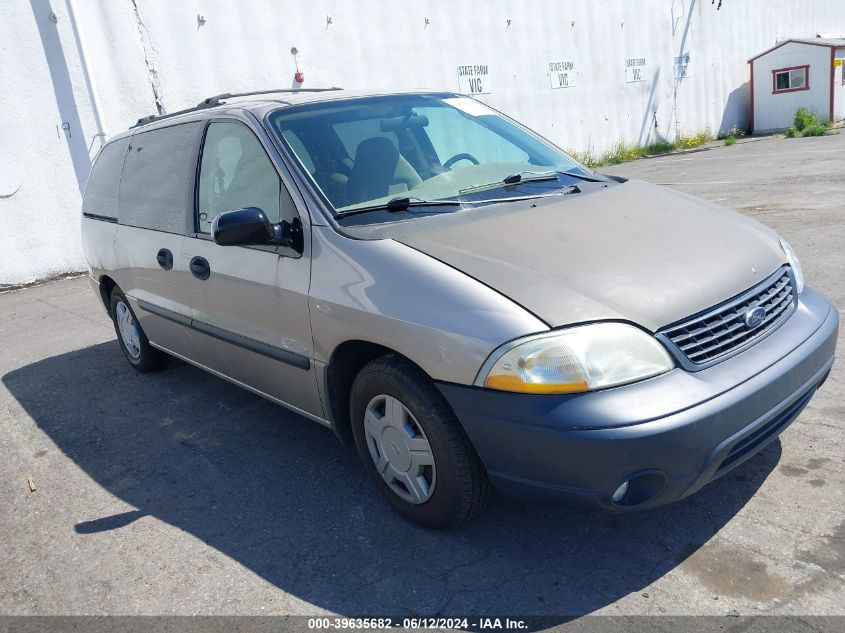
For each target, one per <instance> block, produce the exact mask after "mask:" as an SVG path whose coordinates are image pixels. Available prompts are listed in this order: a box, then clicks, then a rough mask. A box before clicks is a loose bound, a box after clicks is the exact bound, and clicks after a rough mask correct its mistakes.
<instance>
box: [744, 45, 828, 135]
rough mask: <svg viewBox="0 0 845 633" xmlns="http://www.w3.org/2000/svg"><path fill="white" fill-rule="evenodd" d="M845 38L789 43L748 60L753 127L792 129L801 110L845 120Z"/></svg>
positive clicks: (774, 47) (767, 129)
mask: <svg viewBox="0 0 845 633" xmlns="http://www.w3.org/2000/svg"><path fill="white" fill-rule="evenodd" d="M843 60H845V38H842V39H838V38H836V39H831V38H818V37H816V38H810V39H788V40H785V41H783V42H780V43H779V44H778V45H777V46H773V47H772V48H770V49H768V50H765V51H763V52H762V53H760V54H759V55H756V56H754V57H752V58H751V59H749V60H748V64H749V66H750V67H751V129H752V130H753V131H754V132H773V131H776V130H783V129H784V128H788V127H789V126H790V125H792V118H793V115H794V114H795V110H796V109H797V108H799V107H801V106H804V107H805V108H807V109H809V110H811V111H812V112H815V113H816V114H817V115H819V118H820V119H821V120H823V121H827V120H829V121H831V122H835V121H841V120H843V119H845V74H843V65H844V64H845V61H843Z"/></svg>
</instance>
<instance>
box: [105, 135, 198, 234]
mask: <svg viewBox="0 0 845 633" xmlns="http://www.w3.org/2000/svg"><path fill="white" fill-rule="evenodd" d="M201 126H202V123H201V122H200V121H196V122H193V123H182V124H179V125H172V126H170V127H164V128H159V129H157V130H151V131H149V132H140V133H138V134H135V135H134V136H133V137H132V141H131V143H130V145H129V151H128V153H127V155H126V161H125V164H124V167H123V177H122V178H121V180H120V195H119V198H118V210H119V213H118V221H119V222H120V224H126V225H129V226H137V227H140V228H144V229H153V230H156V231H165V232H167V233H183V232H184V231H185V227H186V222H187V218H188V216H189V212H190V210H191V208H192V206H193V205H192V204H191V202H192V199H193V169H192V166H193V164H192V163H193V161H192V160H191V158H192V155H193V152H194V149H195V147H196V145H197V142H198V134H199V130H200V127H201Z"/></svg>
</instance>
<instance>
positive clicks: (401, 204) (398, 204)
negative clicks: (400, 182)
mask: <svg viewBox="0 0 845 633" xmlns="http://www.w3.org/2000/svg"><path fill="white" fill-rule="evenodd" d="M462 204H463V203H462V202H461V201H460V200H423V199H422V198H415V197H413V196H405V197H402V196H400V197H397V198H393V199H391V200H390V201H388V202H386V203H385V204H374V205H371V206H369V207H359V208H357V209H349V211H340V212H339V213H337V214H336V216H337V217H339V218H340V217H346V216H349V215H357V214H358V213H369V212H370V211H389V212H390V213H397V212H399V211H407V210H408V209H410V208H411V207H440V206H461V205H462Z"/></svg>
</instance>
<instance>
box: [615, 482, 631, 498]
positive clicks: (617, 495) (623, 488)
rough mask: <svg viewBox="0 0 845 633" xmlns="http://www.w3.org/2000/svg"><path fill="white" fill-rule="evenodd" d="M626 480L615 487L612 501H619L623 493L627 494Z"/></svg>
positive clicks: (623, 495)
mask: <svg viewBox="0 0 845 633" xmlns="http://www.w3.org/2000/svg"><path fill="white" fill-rule="evenodd" d="M628 485H629V484H628V482H627V481H626V482H624V483H623V484H622V485H621V486H619V487H618V488H617V489H616V492H614V493H613V497H611V498H612V499H613V503H621V502H622V499H624V498H625V495H626V494H628Z"/></svg>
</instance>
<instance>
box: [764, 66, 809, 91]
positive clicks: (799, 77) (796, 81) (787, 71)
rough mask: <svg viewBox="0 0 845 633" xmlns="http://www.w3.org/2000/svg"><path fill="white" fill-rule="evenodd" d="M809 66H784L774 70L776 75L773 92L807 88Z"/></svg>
mask: <svg viewBox="0 0 845 633" xmlns="http://www.w3.org/2000/svg"><path fill="white" fill-rule="evenodd" d="M809 68H810V67H809V66H800V67H796V68H782V69H779V70H774V71H772V73H773V75H774V80H773V83H774V86H773V92H793V91H795V90H807V89H808V88H809V84H808V83H807V71H808V70H809Z"/></svg>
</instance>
